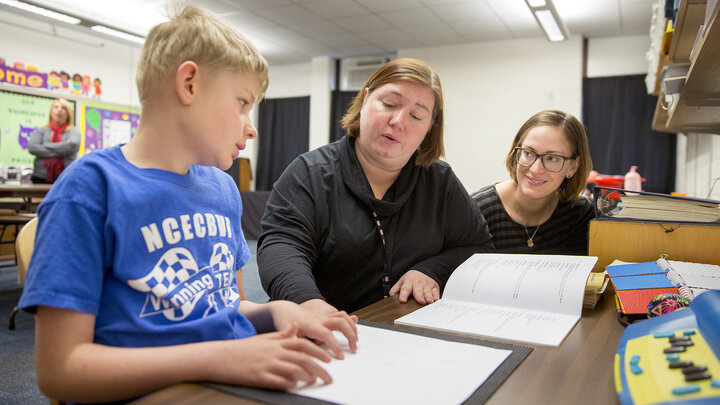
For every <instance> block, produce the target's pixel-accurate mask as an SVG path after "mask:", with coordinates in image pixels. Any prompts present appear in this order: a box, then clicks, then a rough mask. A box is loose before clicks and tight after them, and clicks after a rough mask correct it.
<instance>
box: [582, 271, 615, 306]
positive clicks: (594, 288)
mask: <svg viewBox="0 0 720 405" xmlns="http://www.w3.org/2000/svg"><path fill="white" fill-rule="evenodd" d="M609 280H610V277H608V272H607V270H604V271H603V272H602V273H600V272H593V273H590V275H589V276H588V280H587V284H585V295H584V296H583V308H589V309H592V308H595V305H597V303H598V301H600V297H602V295H603V293H604V292H605V288H607V285H608V281H609Z"/></svg>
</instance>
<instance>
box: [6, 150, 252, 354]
mask: <svg viewBox="0 0 720 405" xmlns="http://www.w3.org/2000/svg"><path fill="white" fill-rule="evenodd" d="M241 212H242V202H241V200H240V193H239V192H238V190H237V186H236V185H235V183H234V182H233V180H232V178H231V177H230V176H228V175H227V174H225V173H223V172H222V171H220V170H219V169H217V168H214V167H204V166H192V167H190V171H189V173H188V174H187V175H180V174H177V173H172V172H168V171H164V170H159V169H140V168H137V167H135V166H133V165H132V164H130V163H129V162H128V161H127V160H126V159H125V157H124V155H123V153H122V151H121V150H120V147H111V148H107V149H103V150H100V151H96V152H92V153H90V154H88V155H86V156H84V157H83V158H81V159H79V160H77V161H75V162H74V163H73V164H71V165H69V166H68V168H67V169H66V170H65V171H64V172H63V173H62V175H61V177H60V179H59V180H58V181H57V182H56V183H55V184H54V185H53V187H52V189H51V190H50V192H49V193H48V195H47V197H46V198H45V199H44V200H43V202H42V203H41V204H40V207H39V209H38V215H39V221H38V229H37V236H36V240H35V248H34V251H33V256H32V260H31V261H30V268H29V269H28V274H27V281H26V284H25V287H24V291H23V294H22V297H21V299H20V303H19V307H20V308H22V309H25V310H26V311H29V312H35V311H36V309H37V306H49V307H56V308H67V309H72V310H75V311H79V312H85V313H89V314H92V315H95V317H96V321H95V342H96V343H100V344H105V345H110V346H120V347H151V346H167V345H175V344H183V343H191V342H200V341H209V340H224V339H233V338H244V337H248V336H252V335H254V334H255V333H256V331H255V328H254V327H253V326H252V324H251V323H250V322H249V321H248V320H247V319H246V318H245V317H244V316H242V314H240V313H239V312H237V308H238V304H239V303H240V297H239V295H238V293H237V280H236V277H235V272H236V271H237V270H238V269H240V268H241V267H242V266H243V265H244V264H245V263H246V262H247V261H248V259H249V257H250V252H249V250H248V247H247V244H246V242H245V237H244V235H243V233H242V229H241V228H240V214H241Z"/></svg>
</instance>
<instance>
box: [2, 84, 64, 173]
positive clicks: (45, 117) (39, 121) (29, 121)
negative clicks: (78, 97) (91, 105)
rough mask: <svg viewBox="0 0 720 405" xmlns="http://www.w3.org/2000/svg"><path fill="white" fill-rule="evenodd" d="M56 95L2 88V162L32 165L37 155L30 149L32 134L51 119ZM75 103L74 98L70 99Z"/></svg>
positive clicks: (13, 164)
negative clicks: (18, 91)
mask: <svg viewBox="0 0 720 405" xmlns="http://www.w3.org/2000/svg"><path fill="white" fill-rule="evenodd" d="M53 100H54V98H52V97H43V96H36V95H30V94H23V93H15V92H11V91H6V90H0V131H1V133H0V163H2V164H3V165H5V166H23V165H30V166H32V164H33V162H34V161H35V157H34V156H33V155H31V154H30V152H28V151H27V146H28V141H29V140H30V134H31V133H32V132H33V131H34V130H35V128H36V127H39V126H43V125H45V124H47V123H48V121H49V119H50V106H51V105H52V102H53ZM69 102H70V105H72V106H73V108H74V106H75V102H74V101H69Z"/></svg>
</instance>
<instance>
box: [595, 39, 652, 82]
mask: <svg viewBox="0 0 720 405" xmlns="http://www.w3.org/2000/svg"><path fill="white" fill-rule="evenodd" d="M648 49H650V35H629V36H623V37H607V38H594V39H591V40H588V45H587V72H586V76H587V77H609V76H626V75H633V74H646V73H647V70H648V62H647V60H646V53H647V52H648Z"/></svg>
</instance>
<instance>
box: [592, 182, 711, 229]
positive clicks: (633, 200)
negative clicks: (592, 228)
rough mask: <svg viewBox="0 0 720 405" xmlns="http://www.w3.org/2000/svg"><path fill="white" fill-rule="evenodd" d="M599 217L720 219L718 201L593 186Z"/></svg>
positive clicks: (679, 219) (676, 220)
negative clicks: (595, 187) (595, 188)
mask: <svg viewBox="0 0 720 405" xmlns="http://www.w3.org/2000/svg"><path fill="white" fill-rule="evenodd" d="M595 194H596V196H597V197H596V201H595V203H596V207H597V210H598V214H599V215H598V216H599V217H600V218H618V219H632V220H640V221H664V222H692V223H720V201H716V200H704V199H698V198H687V197H678V196H673V195H667V194H658V193H648V192H639V193H636V192H629V191H626V190H622V189H612V188H603V189H602V192H600V193H598V192H597V190H596V193H595Z"/></svg>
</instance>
